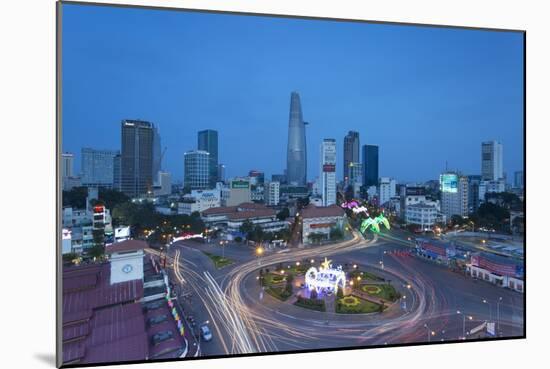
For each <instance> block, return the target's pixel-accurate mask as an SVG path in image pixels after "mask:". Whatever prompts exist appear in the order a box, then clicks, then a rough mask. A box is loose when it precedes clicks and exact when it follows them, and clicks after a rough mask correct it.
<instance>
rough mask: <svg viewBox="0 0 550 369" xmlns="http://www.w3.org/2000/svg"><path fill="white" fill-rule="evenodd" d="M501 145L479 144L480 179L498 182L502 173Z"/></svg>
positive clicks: (494, 142) (495, 142) (492, 143)
mask: <svg viewBox="0 0 550 369" xmlns="http://www.w3.org/2000/svg"><path fill="white" fill-rule="evenodd" d="M502 172H503V170H502V144H501V143H500V142H497V141H487V142H482V143H481V177H482V179H484V180H487V181H498V180H499V179H501V178H503V177H504V174H503V173H502Z"/></svg>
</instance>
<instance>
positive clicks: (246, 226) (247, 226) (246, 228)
mask: <svg viewBox="0 0 550 369" xmlns="http://www.w3.org/2000/svg"><path fill="white" fill-rule="evenodd" d="M253 229H254V224H253V223H252V222H251V221H250V220H248V219H247V220H245V221H244V222H243V224H241V226H240V227H239V231H241V232H242V233H244V234H246V235H247V238H248V233H250V232H252V230H253Z"/></svg>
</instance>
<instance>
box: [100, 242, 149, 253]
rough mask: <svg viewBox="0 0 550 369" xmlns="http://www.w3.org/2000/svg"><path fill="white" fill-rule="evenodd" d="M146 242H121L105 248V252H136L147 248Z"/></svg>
mask: <svg viewBox="0 0 550 369" xmlns="http://www.w3.org/2000/svg"><path fill="white" fill-rule="evenodd" d="M148 247H149V245H147V242H145V241H141V240H126V241H122V242H116V243H113V244H112V245H110V246H107V247H106V248H105V252H106V253H108V254H112V253H115V252H127V251H137V250H143V249H146V248H148Z"/></svg>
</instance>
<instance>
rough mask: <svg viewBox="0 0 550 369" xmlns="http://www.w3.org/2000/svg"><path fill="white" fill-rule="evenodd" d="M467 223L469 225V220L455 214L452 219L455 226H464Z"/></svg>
mask: <svg viewBox="0 0 550 369" xmlns="http://www.w3.org/2000/svg"><path fill="white" fill-rule="evenodd" d="M466 223H467V220H466V219H464V218H463V217H461V216H460V215H457V214H455V215H453V216H452V217H451V224H452V225H453V226H462V225H464V224H466Z"/></svg>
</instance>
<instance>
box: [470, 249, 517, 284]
mask: <svg viewBox="0 0 550 369" xmlns="http://www.w3.org/2000/svg"><path fill="white" fill-rule="evenodd" d="M466 271H467V273H468V274H469V275H470V276H472V277H473V278H478V279H481V280H484V281H487V282H489V283H493V284H495V285H496V286H499V287H505V288H509V289H512V290H514V291H518V292H521V293H523V292H524V291H525V281H524V277H525V269H524V264H523V260H521V259H516V258H512V257H506V256H500V255H495V254H489V253H484V252H482V253H478V254H475V255H472V257H471V258H470V263H468V264H466Z"/></svg>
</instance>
